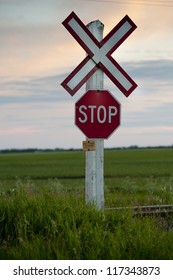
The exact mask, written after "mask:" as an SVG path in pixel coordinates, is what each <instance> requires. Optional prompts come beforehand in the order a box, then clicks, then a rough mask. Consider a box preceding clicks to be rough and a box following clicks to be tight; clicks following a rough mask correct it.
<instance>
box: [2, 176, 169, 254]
mask: <svg viewBox="0 0 173 280" xmlns="http://www.w3.org/2000/svg"><path fill="white" fill-rule="evenodd" d="M27 184H28V185H27V188H26V182H24V183H23V182H22V181H20V180H18V181H17V183H16V186H15V188H11V191H8V192H4V193H2V194H1V196H0V259H173V229H172V226H170V227H169V228H168V227H167V226H165V224H164V223H165V220H164V223H163V222H162V220H160V219H156V220H155V219H154V218H142V219H141V218H137V217H136V218H134V217H133V216H132V213H131V212H130V211H122V212H121V213H120V212H116V213H115V212H113V211H97V210H96V209H95V208H94V206H92V205H91V206H88V207H86V206H85V205H84V201H83V199H81V197H78V193H76V194H73V195H72V194H71V193H68V192H63V191H62V190H61V189H59V183H58V181H55V182H54V184H53V186H51V184H50V185H49V186H44V187H43V188H42V189H41V190H40V191H37V192H36V191H35V189H34V184H33V183H32V181H31V180H29V181H28V182H27ZM56 185H57V188H56ZM169 219H172V218H169ZM169 224H171V223H170V221H169Z"/></svg>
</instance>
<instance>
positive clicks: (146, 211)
mask: <svg viewBox="0 0 173 280" xmlns="http://www.w3.org/2000/svg"><path fill="white" fill-rule="evenodd" d="M126 209H127V210H132V211H133V213H134V216H155V215H156V216H157V215H158V216H167V215H171V214H173V205H151V206H134V207H116V208H105V210H113V211H121V210H126Z"/></svg>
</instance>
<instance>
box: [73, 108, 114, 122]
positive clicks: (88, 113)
mask: <svg viewBox="0 0 173 280" xmlns="http://www.w3.org/2000/svg"><path fill="white" fill-rule="evenodd" d="M95 112H96V114H95ZM79 113H80V114H81V116H80V117H79V118H78V120H79V122H81V123H86V122H87V121H88V118H89V117H90V120H91V123H94V122H95V121H98V122H99V123H105V122H108V123H112V121H113V118H114V117H115V116H116V115H117V113H118V110H117V108H116V107H115V106H108V108H106V107H105V106H103V105H100V106H96V105H89V106H86V105H81V106H80V107H79ZM95 116H96V119H95Z"/></svg>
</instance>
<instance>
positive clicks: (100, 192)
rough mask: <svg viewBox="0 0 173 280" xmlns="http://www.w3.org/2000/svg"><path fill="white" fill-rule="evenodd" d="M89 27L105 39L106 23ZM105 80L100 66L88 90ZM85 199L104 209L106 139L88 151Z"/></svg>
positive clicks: (94, 34)
mask: <svg viewBox="0 0 173 280" xmlns="http://www.w3.org/2000/svg"><path fill="white" fill-rule="evenodd" d="M87 28H88V29H89V31H90V32H91V33H92V34H93V36H94V37H95V38H96V39H97V40H98V41H99V42H100V41H101V40H102V39H103V28H104V25H103V24H102V23H101V22H100V21H99V20H97V21H93V22H91V23H89V24H88V25H87ZM103 82H104V79H103V71H102V69H101V68H98V69H97V71H96V72H95V73H94V74H93V75H92V76H91V77H90V78H89V80H88V81H87V82H86V90H89V89H103ZM85 201H86V204H90V203H94V204H95V205H96V207H97V208H98V209H104V139H100V138H99V139H95V151H87V152H86V166H85Z"/></svg>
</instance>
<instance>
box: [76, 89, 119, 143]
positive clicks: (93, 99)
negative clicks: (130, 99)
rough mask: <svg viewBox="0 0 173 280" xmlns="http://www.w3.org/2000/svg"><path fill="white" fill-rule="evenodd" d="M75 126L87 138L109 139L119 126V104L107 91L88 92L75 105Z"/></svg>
mask: <svg viewBox="0 0 173 280" xmlns="http://www.w3.org/2000/svg"><path fill="white" fill-rule="evenodd" d="M75 124H76V125H77V126H78V127H79V128H80V130H81V131H82V132H83V133H84V134H85V135H86V136H87V137H88V138H106V139H107V138H109V136H110V135H111V134H112V133H113V131H114V130H115V129H116V128H117V127H118V126H119V125H120V103H119V102H118V101H117V100H116V99H115V98H114V97H113V95H111V93H110V92H109V91H107V90H88V91H87V92H86V93H85V94H84V95H83V96H82V97H81V98H80V99H79V100H78V101H77V102H76V104H75Z"/></svg>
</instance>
